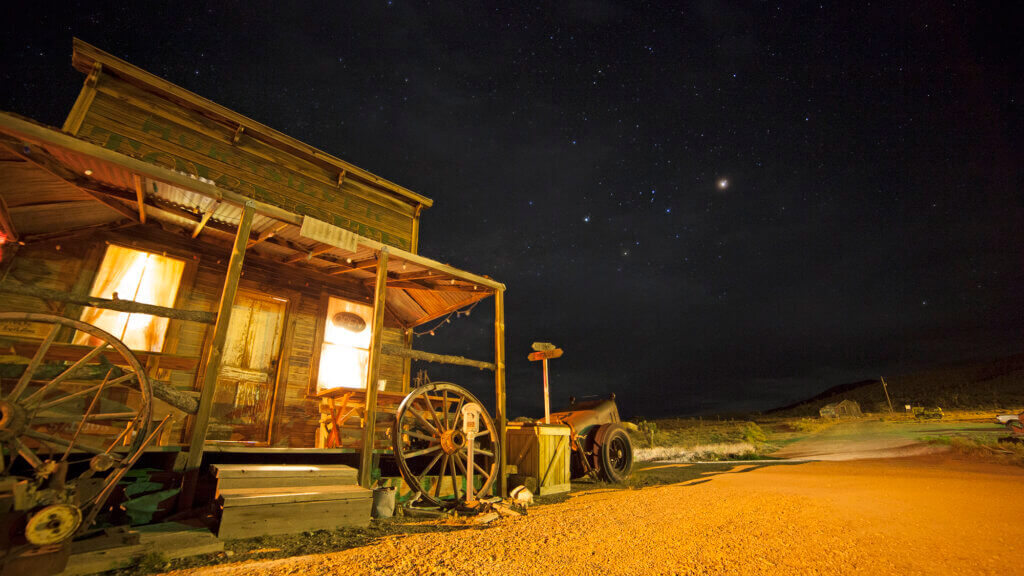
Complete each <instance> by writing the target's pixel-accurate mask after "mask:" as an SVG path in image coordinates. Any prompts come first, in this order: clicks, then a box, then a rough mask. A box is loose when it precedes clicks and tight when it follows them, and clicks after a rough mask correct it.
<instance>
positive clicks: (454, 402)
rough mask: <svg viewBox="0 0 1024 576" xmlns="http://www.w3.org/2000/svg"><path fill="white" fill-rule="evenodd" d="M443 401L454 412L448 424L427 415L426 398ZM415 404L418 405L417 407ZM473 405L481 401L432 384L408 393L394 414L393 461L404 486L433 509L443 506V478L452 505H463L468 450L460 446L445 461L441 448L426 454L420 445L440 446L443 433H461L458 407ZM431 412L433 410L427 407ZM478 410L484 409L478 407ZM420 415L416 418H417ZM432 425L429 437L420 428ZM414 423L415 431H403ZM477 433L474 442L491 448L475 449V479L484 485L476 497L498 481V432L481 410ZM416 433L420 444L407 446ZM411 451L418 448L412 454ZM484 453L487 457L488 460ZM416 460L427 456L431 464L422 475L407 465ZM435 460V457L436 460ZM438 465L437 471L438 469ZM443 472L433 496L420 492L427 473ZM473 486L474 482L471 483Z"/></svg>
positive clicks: (456, 389) (446, 385) (465, 392)
mask: <svg viewBox="0 0 1024 576" xmlns="http://www.w3.org/2000/svg"><path fill="white" fill-rule="evenodd" d="M428 394H430V395H431V396H434V397H437V396H440V397H441V398H442V402H443V403H444V405H445V406H449V407H454V408H455V412H449V416H451V417H452V419H451V420H450V424H449V418H447V417H446V418H445V419H444V420H443V421H442V420H441V418H435V417H434V416H432V415H431V414H430V411H429V409H428V408H427V407H428V404H427V402H426V396H427V395H428ZM417 402H420V404H419V406H417V405H416V404H417ZM470 402H475V403H476V404H478V405H479V404H480V401H479V400H477V399H476V397H475V396H473V395H472V394H471V393H470V392H469V391H468V390H466V389H464V388H462V387H461V386H457V385H455V384H452V383H450V382H433V383H431V384H426V385H424V386H420V387H419V388H416V389H415V390H413V391H412V392H410V393H409V394H408V395H407V396H406V397H405V399H403V400H402V403H401V404H400V405H399V407H398V411H397V412H396V414H395V423H394V426H393V428H392V445H393V447H394V452H395V460H396V461H397V463H398V468H399V470H400V471H401V474H402V478H404V479H405V482H406V484H408V485H409V487H410V488H412V489H413V490H415V491H417V492H418V493H419V494H420V495H421V499H423V500H426V501H427V502H429V503H431V504H433V505H435V506H445V505H446V503H445V501H444V500H442V499H441V498H440V496H439V488H440V486H441V484H442V481H443V479H444V477H448V478H449V480H450V481H451V483H452V487H453V491H454V493H455V500H454V501H455V502H463V501H465V498H466V494H465V493H464V492H462V491H461V490H460V489H459V486H460V481H461V482H465V480H466V466H467V453H466V452H467V449H466V446H465V445H463V446H461V447H459V448H457V449H455V451H454V452H453V455H452V457H446V456H447V454H446V451H445V449H444V448H439V449H438V450H434V451H426V450H427V449H428V447H421V446H422V443H423V442H427V443H428V444H429V446H433V445H437V446H441V444H442V440H441V436H442V435H443V433H444V432H445V431H450V430H453V429H456V428H458V429H461V427H460V424H461V418H462V416H461V411H460V408H461V406H463V405H465V404H467V403H470ZM430 407H431V408H432V406H430ZM481 408H483V406H482V405H481ZM417 413H419V416H417V415H416V414H417ZM424 421H426V423H429V424H432V425H433V428H434V429H435V432H437V434H430V431H429V430H427V429H426V427H424V426H422V424H423V423H424ZM412 422H416V423H418V424H419V426H418V427H417V428H416V429H415V430H409V429H406V428H405V426H404V424H405V423H412ZM480 430H481V431H480V433H478V434H477V436H476V438H477V442H478V443H481V444H484V442H489V443H490V445H489V446H487V447H484V445H481V446H480V448H482V449H483V450H479V449H477V448H474V458H473V460H474V462H475V463H476V466H475V467H474V473H473V475H474V478H478V477H481V476H482V477H484V481H483V485H482V486H481V488H480V489H478V490H475V493H476V494H486V493H488V491H489V490H490V488H491V486H492V485H493V483H494V480H495V478H496V477H497V468H498V463H497V454H498V450H499V443H498V434H497V429H496V427H495V426H494V422H493V421H492V420H491V417H490V415H489V414H488V413H487V411H486V410H484V411H483V412H482V414H481V418H480ZM410 431H412V432H415V433H416V434H417V435H418V436H417V437H416V439H417V440H418V441H419V444H415V445H406V438H409V439H410V441H411V439H412V438H413V436H411V435H410V434H409V432H410ZM428 435H429V436H431V437H432V438H433V440H432V441H429V442H428V441H427V440H426V439H425V438H424V437H425V436H428ZM412 448H417V449H416V450H412ZM487 453H489V454H490V455H489V456H488V455H487ZM419 456H430V457H431V460H430V463H429V464H428V465H427V466H426V467H425V468H424V469H423V471H422V472H421V473H420V474H419V475H416V474H414V473H413V472H412V470H411V468H410V466H409V461H410V460H411V459H412V458H415V457H419ZM435 456H436V457H435ZM438 464H440V467H438ZM442 469H443V470H444V472H443V474H442V475H441V477H440V478H439V479H438V482H437V484H436V485H435V490H434V494H430V492H429V491H427V490H424V489H423V488H422V480H423V479H424V478H426V477H428V475H429V473H430V472H432V471H436V470H442ZM474 483H475V482H474ZM450 502H451V501H449V504H450Z"/></svg>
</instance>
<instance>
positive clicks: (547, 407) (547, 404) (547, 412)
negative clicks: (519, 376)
mask: <svg viewBox="0 0 1024 576" xmlns="http://www.w3.org/2000/svg"><path fill="white" fill-rule="evenodd" d="M543 362H544V423H545V424H551V401H550V396H549V395H548V359H547V358H545V359H544V361H543Z"/></svg>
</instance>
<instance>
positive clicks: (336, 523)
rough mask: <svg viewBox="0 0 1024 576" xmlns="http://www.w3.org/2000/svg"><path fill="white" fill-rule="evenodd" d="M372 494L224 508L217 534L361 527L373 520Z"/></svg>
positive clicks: (226, 536) (233, 535) (240, 535)
mask: <svg viewBox="0 0 1024 576" xmlns="http://www.w3.org/2000/svg"><path fill="white" fill-rule="evenodd" d="M372 504H373V498H372V497H366V498H361V499H357V500H332V501H327V502H295V503H291V504H268V505H266V506H237V507H232V508H225V509H224V512H223V515H222V516H221V521H220V529H219V530H218V533H217V537H218V538H220V539H221V540H231V539H235V538H252V537H255V536H265V535H268V534H294V533H297V532H307V531H311V530H333V529H336V528H359V527H363V526H367V525H368V524H369V523H370V507H371V506H372Z"/></svg>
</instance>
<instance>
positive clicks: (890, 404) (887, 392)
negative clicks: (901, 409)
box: [879, 377, 893, 414]
mask: <svg viewBox="0 0 1024 576" xmlns="http://www.w3.org/2000/svg"><path fill="white" fill-rule="evenodd" d="M879 378H881V380H882V390H885V401H886V402H888V403H889V414H893V411H892V400H890V399H889V386H888V385H887V384H886V383H885V378H882V377H879Z"/></svg>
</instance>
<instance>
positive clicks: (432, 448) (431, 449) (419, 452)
mask: <svg viewBox="0 0 1024 576" xmlns="http://www.w3.org/2000/svg"><path fill="white" fill-rule="evenodd" d="M440 449H441V445H440V444H434V445H433V446H429V447H427V448H424V449H423V450H417V451H415V452H409V453H408V454H406V455H405V457H406V459H409V458H415V457H417V456H424V455H426V454H431V453H433V452H437V451H438V450H440Z"/></svg>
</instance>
